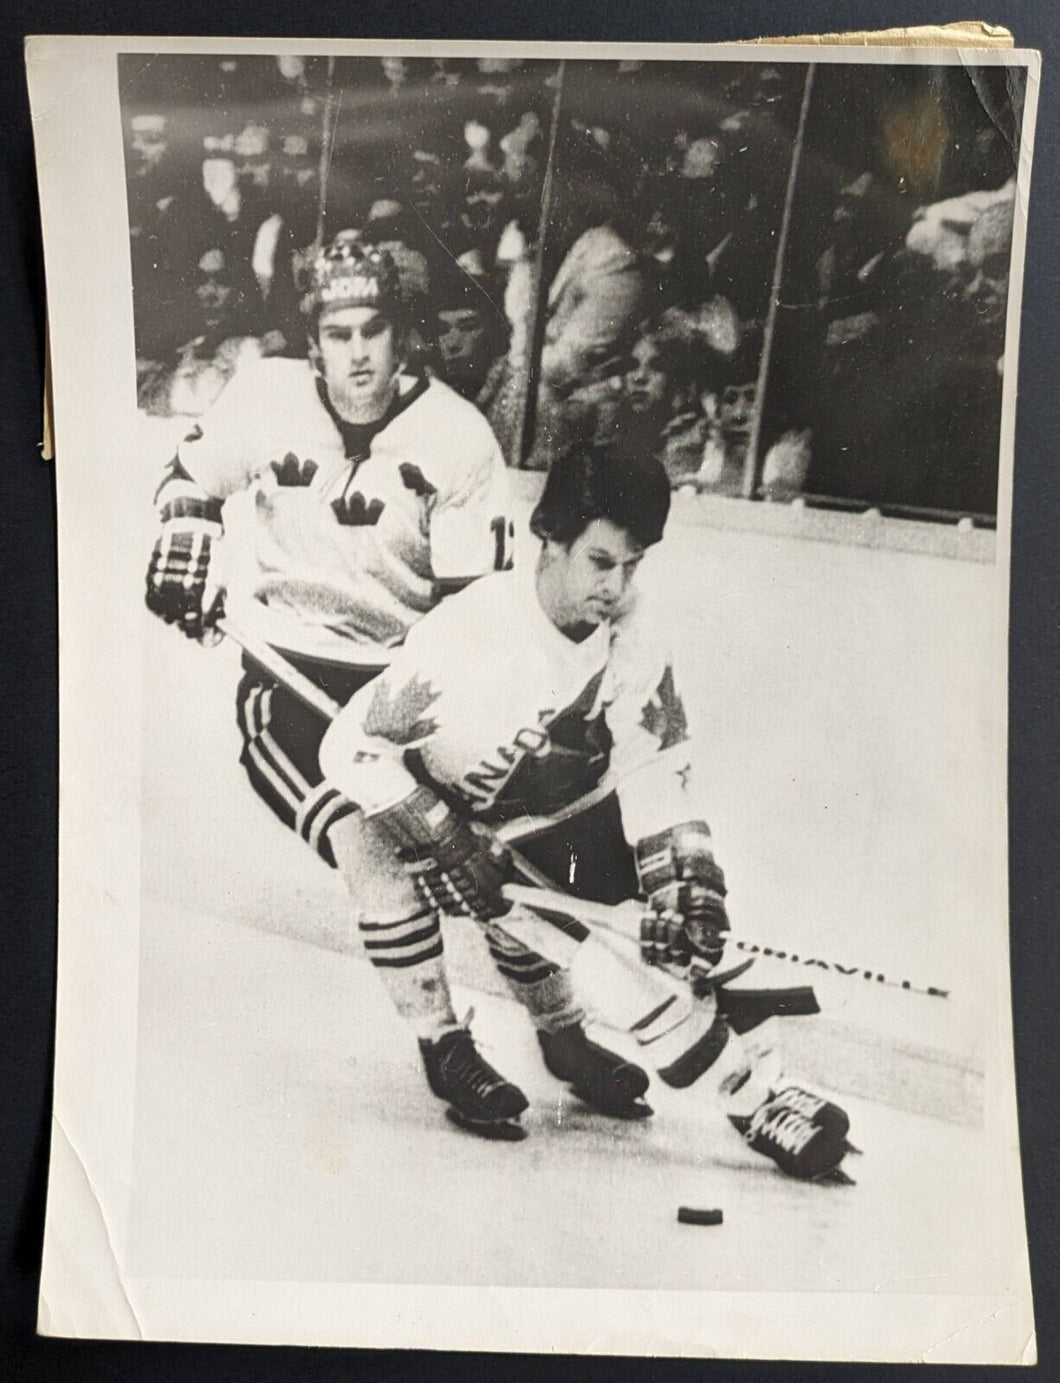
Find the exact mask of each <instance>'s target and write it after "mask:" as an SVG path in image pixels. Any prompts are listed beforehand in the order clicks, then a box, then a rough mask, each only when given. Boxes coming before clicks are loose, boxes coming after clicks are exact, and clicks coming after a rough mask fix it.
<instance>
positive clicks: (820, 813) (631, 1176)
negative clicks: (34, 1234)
mask: <svg viewBox="0 0 1060 1383" xmlns="http://www.w3.org/2000/svg"><path fill="white" fill-rule="evenodd" d="M28 71H29V83H30V91H31V97H32V100H33V105H34V116H35V132H36V139H37V157H38V173H39V177H40V182H41V203H42V216H43V228H44V242H45V257H46V268H47V275H48V294H49V333H50V348H51V371H52V387H53V390H54V399H55V417H54V423H55V444H56V454H57V486H58V495H59V504H58V509H59V538H60V602H61V618H60V634H61V685H62V694H61V702H62V723H61V744H60V751H61V760H62V791H63V803H62V816H61V827H60V923H59V948H60V950H59V954H60V966H59V1007H58V1031H57V1039H56V1074H55V1117H54V1122H53V1130H52V1147H51V1175H50V1184H49V1203H48V1221H47V1231H46V1239H45V1256H44V1271H43V1277H42V1285H41V1313H40V1329H41V1330H42V1332H44V1333H46V1334H54V1335H71V1336H93V1337H104V1338H136V1339H171V1340H215V1341H233V1342H242V1343H276V1344H339V1345H378V1346H386V1347H390V1348H393V1347H401V1346H408V1347H415V1348H422V1347H431V1348H460V1349H490V1350H502V1351H544V1350H563V1351H568V1352H574V1353H580V1352H584V1353H601V1354H659V1355H689V1356H696V1355H704V1356H705V1355H711V1354H719V1353H721V1354H726V1353H727V1354H730V1355H732V1356H734V1357H750V1358H756V1357H757V1358H792V1359H822V1360H823V1359H836V1358H838V1359H862V1358H863V1359H879V1360H913V1359H925V1360H927V1361H930V1362H955V1361H964V1362H1006V1363H1033V1362H1034V1358H1035V1353H1034V1350H1035V1345H1034V1324H1033V1314H1032V1308H1031V1296H1030V1285H1029V1278H1028V1271H1027V1259H1026V1241H1025V1231H1024V1218H1023V1206H1022V1193H1021V1188H1020V1170H1019V1156H1018V1152H1019V1148H1018V1134H1017V1126H1016V1113H1015V1092H1014V1085H1013V1070H1012V1047H1011V1036H1012V1034H1011V1014H1010V1008H1009V988H1008V950H1007V946H1008V902H1007V846H1006V813H1007V807H1006V724H1007V706H1008V701H1007V686H1006V640H1007V630H1008V589H1009V586H1008V569H1009V547H1010V513H1011V488H1012V451H1013V436H1014V429H1015V419H1016V410H1015V367H1016V346H1017V337H1018V325H1019V309H1020V289H1021V284H1022V270H1023V241H1024V236H1025V228H1026V214H1027V213H1026V208H1027V198H1028V196H1029V176H1030V161H1031V153H1032V147H1033V128H1034V102H1035V97H1036V90H1037V78H1038V58H1037V55H1036V54H1034V53H1030V52H1021V51H1018V50H1013V49H1011V48H1009V49H1007V50H1006V49H1000V48H982V49H979V50H967V49H962V50H960V51H958V50H956V49H952V50H947V49H945V48H931V49H897V48H886V47H883V48H877V49H873V48H871V47H866V48H862V49H847V48H842V47H834V48H831V49H829V48H828V47H821V48H815V49H810V48H807V47H803V46H798V45H795V46H792V47H789V48H785V47H782V46H779V45H777V46H771V47H759V48H740V47H738V46H728V47H717V48H711V47H707V46H702V47H693V46H683V47H674V48H653V47H649V46H640V47H630V46H626V47H622V48H620V47H619V46H618V45H591V44H578V45H542V44H537V45H534V44H508V45H505V44H497V43H491V44H488V45H486V44H479V45H476V44H467V43H465V44H462V45H461V44H456V43H429V44H428V43H412V42H410V43H406V44H395V43H389V44H384V43H358V42H353V41H349V42H342V43H339V42H334V41H329V42H327V43H323V42H322V43H320V44H318V45H313V44H310V43H307V42H306V41H302V40H300V41H298V42H289V43H288V42H281V41H279V40H260V41H251V40H239V41H236V40H192V39H167V40H161V39H158V40H151V39H116V38H107V39H91V40H90V39H74V38H65V39H64V38H50V39H36V40H31V41H30V45H29V49H28ZM103 644H105V645H106V646H107V648H108V649H109V650H110V659H109V661H108V663H107V673H106V676H105V677H102V676H101V675H100V672H99V669H100V668H101V666H102V664H101V663H100V658H101V651H100V649H101V646H102V645H103ZM115 653H117V654H118V656H117V657H115V656H114V655H115ZM101 1000H102V1002H101Z"/></svg>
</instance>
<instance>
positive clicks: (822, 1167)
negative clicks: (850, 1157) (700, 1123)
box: [729, 1085, 858, 1185]
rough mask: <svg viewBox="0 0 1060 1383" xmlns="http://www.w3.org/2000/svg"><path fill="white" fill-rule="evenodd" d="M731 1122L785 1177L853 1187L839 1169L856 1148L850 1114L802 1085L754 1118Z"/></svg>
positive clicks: (788, 1089) (765, 1104) (790, 1088)
mask: <svg viewBox="0 0 1060 1383" xmlns="http://www.w3.org/2000/svg"><path fill="white" fill-rule="evenodd" d="M729 1122H730V1123H731V1124H732V1126H733V1128H735V1129H736V1131H737V1133H739V1134H740V1136H741V1137H742V1138H743V1139H744V1141H745V1142H746V1143H747V1144H748V1145H749V1146H750V1147H752V1148H754V1150H755V1152H760V1153H762V1154H763V1156H765V1157H769V1158H772V1160H773V1161H774V1162H775V1163H776V1164H777V1166H778V1167H779V1168H780V1170H781V1171H782V1172H785V1173H786V1174H787V1175H788V1176H790V1177H797V1178H798V1179H799V1180H800V1181H832V1182H839V1183H844V1184H846V1185H853V1182H852V1180H851V1178H850V1177H849V1176H847V1174H846V1172H844V1171H843V1170H842V1168H841V1167H840V1165H839V1164H840V1163H841V1162H842V1161H843V1158H844V1157H845V1156H846V1155H847V1153H849V1152H857V1151H858V1150H857V1148H855V1147H854V1146H853V1144H851V1143H849V1142H848V1141H847V1133H848V1132H849V1130H850V1120H849V1118H848V1117H847V1115H846V1112H845V1110H842V1109H840V1107H839V1106H838V1105H837V1104H832V1102H831V1101H830V1100H825V1099H822V1097H821V1096H820V1095H814V1094H812V1093H811V1092H810V1091H809V1090H804V1089H803V1088H802V1086H799V1085H788V1086H785V1087H784V1088H783V1089H782V1090H780V1091H777V1092H775V1093H773V1094H771V1095H770V1097H769V1098H768V1099H767V1100H763V1101H762V1103H761V1104H760V1105H759V1106H758V1108H757V1109H756V1110H755V1111H754V1113H753V1114H749V1115H737V1114H730V1115H729Z"/></svg>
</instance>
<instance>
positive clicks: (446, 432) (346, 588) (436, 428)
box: [160, 359, 514, 662]
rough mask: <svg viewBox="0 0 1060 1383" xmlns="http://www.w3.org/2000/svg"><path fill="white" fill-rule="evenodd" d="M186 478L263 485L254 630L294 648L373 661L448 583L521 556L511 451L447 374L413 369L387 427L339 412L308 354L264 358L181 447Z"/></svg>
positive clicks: (258, 505)
mask: <svg viewBox="0 0 1060 1383" xmlns="http://www.w3.org/2000/svg"><path fill="white" fill-rule="evenodd" d="M182 472H185V473H186V475H187V477H190V481H191V482H192V483H193V484H194V485H195V486H197V487H199V488H200V489H201V490H202V491H205V493H206V494H207V495H209V496H211V497H212V498H215V499H220V500H224V499H228V498H229V497H230V496H233V495H235V494H237V493H238V492H240V491H243V490H248V489H249V491H250V494H251V497H252V503H253V513H252V516H251V517H250V518H249V521H248V524H247V527H248V528H249V531H250V535H251V546H252V547H253V554H252V562H251V563H250V570H249V575H248V576H247V578H246V579H247V584H248V585H249V588H250V593H251V595H252V597H253V599H252V602H251V603H252V604H253V607H254V623H255V626H256V627H257V630H258V632H259V633H260V634H262V635H263V637H264V638H266V639H267V641H268V642H270V643H272V644H274V645H275V646H276V647H279V648H283V649H286V650H290V651H292V652H296V653H302V654H307V655H309V656H315V657H319V658H326V659H334V660H339V661H350V662H360V661H364V660H365V659H366V657H367V659H368V660H369V661H370V660H371V659H372V656H373V655H375V654H378V653H379V650H380V649H387V648H389V647H391V646H393V645H395V644H398V643H400V642H401V641H402V639H404V637H405V634H406V633H407V631H408V630H409V628H410V627H411V626H412V625H413V624H414V623H415V622H416V621H417V620H418V619H420V617H421V616H422V615H423V614H425V613H426V612H427V611H428V610H430V609H431V608H432V607H433V606H434V604H435V603H436V601H437V599H438V587H439V584H441V585H443V586H444V584H445V583H446V582H447V581H456V582H460V581H464V580H467V579H470V578H473V577H477V576H480V575H482V574H483V573H484V572H489V571H494V570H503V569H504V568H505V567H506V566H509V565H510V564H511V541H512V535H513V531H514V530H513V526H512V521H511V513H510V504H509V492H508V481H507V473H506V470H505V465H504V458H503V456H502V454H501V451H500V448H499V446H498V445H497V442H496V439H495V438H494V436H493V433H492V431H491V429H490V426H489V424H488V423H487V422H486V420H485V419H484V418H483V417H482V415H481V414H480V413H479V412H478V411H477V410H476V409H475V408H474V407H473V406H472V405H471V404H469V403H467V402H466V401H465V400H464V399H462V398H460V396H459V395H458V394H456V393H455V392H454V391H453V390H452V389H450V388H448V386H446V385H445V384H443V383H442V382H441V381H439V380H426V379H412V378H409V377H402V379H401V381H400V390H399V394H398V398H397V399H396V400H395V404H394V406H393V407H392V408H391V410H390V413H389V414H388V416H387V418H385V419H384V420H383V421H382V424H381V425H374V426H372V427H368V428H357V427H349V426H346V425H344V424H342V423H341V422H340V421H339V420H338V419H337V417H336V416H335V415H334V413H333V412H332V411H331V410H330V409H329V408H328V406H327V404H326V401H325V398H324V396H323V395H322V392H321V387H320V385H319V383H318V379H317V376H316V375H315V374H314V372H313V371H312V369H311V368H310V366H309V364H308V362H306V361H303V360H283V359H271V360H263V361H261V362H259V363H256V364H255V365H253V366H250V367H249V368H248V369H247V370H246V371H244V372H243V373H242V374H239V375H236V377H235V378H234V379H233V380H232V382H231V384H229V386H228V387H227V389H226V390H225V392H224V393H223V394H222V395H221V396H220V398H219V399H218V400H217V402H216V404H215V405H214V406H213V408H212V409H211V410H210V411H209V413H208V414H207V415H206V416H205V417H204V418H203V419H201V421H200V422H199V423H198V424H196V426H195V427H193V428H192V430H191V432H190V433H189V435H188V436H187V437H186V438H185V440H184V441H183V442H182V443H181V445H180V448H179V450H178V455H177V471H176V478H177V483H178V484H179V483H181V480H182V479H183V477H182V474H181V473H182ZM171 489H172V485H167V486H165V487H164V490H165V491H166V493H165V494H160V498H163V499H164V498H167V497H169V493H168V492H169V491H170V490H171ZM383 660H384V661H385V657H384V659H383Z"/></svg>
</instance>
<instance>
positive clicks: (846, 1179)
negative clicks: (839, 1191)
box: [815, 1167, 857, 1186]
mask: <svg viewBox="0 0 1060 1383" xmlns="http://www.w3.org/2000/svg"><path fill="white" fill-rule="evenodd" d="M815 1184H816V1185H817V1186H856V1185H857V1182H856V1181H855V1180H854V1178H853V1177H852V1176H848V1175H847V1173H846V1172H844V1171H843V1169H842V1167H836V1168H835V1169H834V1170H833V1171H831V1172H825V1174H824V1176H823V1177H817V1178H816V1182H815Z"/></svg>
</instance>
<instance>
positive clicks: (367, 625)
mask: <svg viewBox="0 0 1060 1383" xmlns="http://www.w3.org/2000/svg"><path fill="white" fill-rule="evenodd" d="M303 309H304V311H305V314H306V319H307V329H308V334H309V355H308V360H294V359H268V360H263V361H261V362H259V363H257V364H256V365H255V366H253V367H251V368H248V369H247V370H246V371H245V372H243V373H242V374H240V375H237V376H236V377H235V378H234V379H233V381H232V382H231V384H230V385H229V386H228V388H227V389H226V390H225V392H224V393H223V394H222V395H221V396H220V398H219V399H218V401H217V403H216V404H215V405H214V407H213V408H212V409H211V410H210V412H209V413H208V414H207V415H206V416H205V417H204V418H203V419H202V420H201V422H200V423H198V424H196V426H194V427H193V428H192V430H191V432H190V433H189V434H188V436H187V437H186V438H185V439H184V441H183V442H182V443H181V444H180V447H179V449H178V451H177V455H176V456H175V458H174V459H173V461H172V463H171V464H170V466H169V468H168V470H167V472H166V475H165V478H164V480H163V482H162V485H161V487H160V488H159V491H158V495H157V504H158V509H159V513H160V517H161V521H162V530H161V534H160V536H159V538H158V541H157V543H156V544H155V548H154V552H153V555H152V557H151V562H150V567H149V570H148V574H147V604H148V607H149V608H150V609H151V610H152V611H154V613H156V614H158V615H159V616H161V618H163V619H164V620H166V621H167V622H168V623H172V624H176V625H177V627H178V628H179V629H180V630H181V631H182V632H183V633H185V634H186V635H188V636H189V637H190V638H193V639H197V640H199V641H201V642H204V643H209V642H212V641H214V640H216V639H217V637H218V632H217V630H216V627H215V626H216V624H217V622H218V620H219V618H220V617H221V615H222V613H223V610H224V601H225V596H226V592H225V589H224V587H225V584H226V575H227V573H226V570H225V568H226V567H227V569H228V570H229V571H230V570H231V569H232V568H233V567H234V568H237V569H242V572H243V579H242V583H241V584H242V587H243V588H244V590H243V601H242V606H241V608H239V610H238V614H239V617H240V620H241V621H242V622H244V623H247V624H249V626H250V627H251V628H252V629H253V630H254V632H255V633H257V634H258V635H259V636H260V637H262V638H263V639H264V640H265V641H266V642H267V643H268V644H270V645H272V646H273V647H274V648H276V649H278V650H281V651H282V652H283V654H284V655H285V656H286V657H287V658H288V659H290V660H291V661H292V662H293V663H294V664H295V665H296V666H297V667H298V669H299V670H300V671H301V672H302V673H304V674H305V675H307V676H308V677H310V678H311V679H312V680H313V681H314V682H315V683H316V684H317V685H318V686H319V687H321V688H322V689H323V690H325V691H326V692H327V693H328V694H329V695H330V696H332V697H333V698H334V699H336V700H338V701H339V702H340V703H344V702H345V701H347V700H348V699H349V697H350V696H351V695H352V694H353V693H354V692H355V691H356V690H357V689H358V688H359V687H360V686H363V685H364V684H365V682H367V681H369V680H370V679H371V678H372V677H373V676H375V675H376V673H377V672H378V670H379V668H380V667H382V666H384V665H385V664H386V662H387V661H388V659H389V656H390V652H391V650H392V649H393V648H394V647H395V646H396V645H398V644H400V642H401V641H402V639H404V637H405V635H406V633H407V632H408V630H409V629H410V628H411V627H412V626H413V625H414V624H415V623H416V622H417V621H418V620H419V619H420V618H421V617H422V616H423V615H424V614H426V613H427V611H429V610H430V609H432V608H433V607H434V606H435V605H436V604H437V603H438V601H439V599H441V597H442V596H443V595H445V594H446V593H448V592H451V591H453V590H457V589H459V588H460V587H461V586H463V585H465V584H466V583H467V582H468V581H470V580H472V579H474V578H476V577H479V576H481V575H482V574H483V573H484V572H487V571H493V570H498V569H501V570H502V569H504V568H505V567H506V566H508V565H509V564H510V561H511V546H510V539H511V534H512V525H511V519H510V517H509V499H508V485H507V476H506V472H505V467H504V460H503V457H502V455H501V452H500V449H499V447H498V445H497V442H496V440H495V438H494V436H493V433H492V431H491V430H490V427H489V425H488V423H487V422H486V421H485V419H484V418H483V417H482V416H481V414H479V413H478V412H477V411H476V409H475V408H474V407H473V406H472V405H471V404H469V403H467V402H465V400H463V399H462V398H460V397H459V396H458V395H457V394H456V393H455V392H454V391H453V390H451V389H449V388H448V387H447V386H446V385H445V384H443V383H441V382H440V381H437V380H431V379H428V378H426V377H422V376H419V377H417V376H414V375H410V374H408V373H406V372H405V370H404V365H403V361H404V350H405V342H406V338H407V324H406V313H405V306H404V302H403V297H402V292H401V285H400V282H399V278H398V274H397V270H396V268H395V265H394V263H393V260H392V259H391V258H390V256H389V255H388V254H387V253H386V252H385V251H381V250H379V249H376V248H374V247H372V246H370V245H366V244H364V243H361V242H360V241H358V240H357V238H356V237H353V236H350V235H344V236H341V237H339V238H337V239H336V240H335V241H334V242H333V243H332V244H331V245H330V246H329V247H328V248H327V249H326V250H325V251H323V252H322V253H321V255H320V256H319V257H318V259H317V260H316V262H315V264H314V265H313V267H312V272H311V281H310V285H309V290H308V292H307V295H306V299H305V301H304V303H303ZM242 492H249V494H248V499H249V501H250V504H249V505H248V506H247V507H248V509H249V510H250V513H249V516H248V518H247V521H246V523H245V524H244V528H245V529H246V530H248V532H249V542H248V544H247V546H249V547H250V548H251V549H252V551H250V552H249V553H248V552H244V551H242V550H241V551H240V552H239V553H237V554H233V553H232V552H231V551H229V552H224V551H223V549H224V548H225V547H226V546H228V547H231V543H230V541H229V540H226V539H225V536H224V525H223V519H224V518H225V517H227V515H226V514H224V513H223V510H224V506H225V502H226V501H227V500H228V499H229V498H230V497H232V496H235V495H238V494H240V493H242ZM234 556H235V557H238V558H239V559H240V560H238V561H233V560H232V559H233V557H234ZM225 559H228V560H227V562H226V561H225ZM248 559H249V560H248ZM228 598H229V603H230V605H231V604H232V595H231V594H229V597H228ZM244 669H245V671H244V676H243V679H242V681H241V683H240V686H239V690H238V697H237V715H238V720H239V725H240V729H241V732H242V736H243V752H242V762H243V765H244V767H245V768H246V771H247V773H248V775H249V777H250V780H251V783H252V784H253V786H254V787H255V789H256V790H257V792H258V793H259V794H260V795H261V796H262V797H263V798H264V799H265V801H266V802H268V804H269V805H270V806H271V807H272V809H273V810H274V811H275V812H276V814H277V815H278V816H279V817H280V818H281V819H282V820H283V821H284V822H285V823H286V824H287V825H288V826H291V827H292V828H294V829H295V830H297V831H298V832H299V833H300V834H301V835H302V837H303V838H304V839H305V840H306V841H307V842H308V843H309V844H310V845H311V846H313V847H314V848H315V849H316V850H318V851H319V853H320V854H321V855H322V856H323V858H324V859H325V860H326V861H327V862H328V863H330V864H334V862H335V857H334V850H333V845H332V833H333V832H334V831H335V830H336V829H338V828H339V827H340V824H341V823H342V822H343V821H345V820H347V819H348V818H349V817H350V816H351V815H352V814H353V811H354V807H353V804H352V803H351V802H350V801H349V800H348V799H347V798H346V797H344V796H343V794H342V793H340V792H338V791H337V790H336V789H335V788H334V787H333V786H332V785H330V784H329V783H327V782H326V781H325V780H324V779H323V777H322V775H321V773H320V769H319V765H318V762H317V749H318V746H319V742H320V738H321V736H322V734H323V732H324V729H325V728H326V723H325V721H324V720H323V719H322V718H320V717H318V716H316V715H315V714H314V713H313V712H311V711H310V710H308V709H307V708H306V707H305V706H304V705H303V704H302V703H301V702H299V701H298V700H297V699H296V698H295V697H293V696H292V695H291V694H290V693H289V692H288V691H287V690H286V689H285V688H284V687H283V686H280V685H277V684H276V683H275V682H274V681H273V679H272V678H271V677H270V676H269V675H268V674H267V673H266V672H265V671H264V670H263V669H262V668H261V667H259V666H258V665H257V664H256V663H255V662H254V661H253V660H251V659H249V658H246V659H244Z"/></svg>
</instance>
